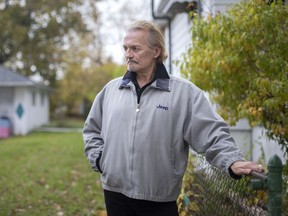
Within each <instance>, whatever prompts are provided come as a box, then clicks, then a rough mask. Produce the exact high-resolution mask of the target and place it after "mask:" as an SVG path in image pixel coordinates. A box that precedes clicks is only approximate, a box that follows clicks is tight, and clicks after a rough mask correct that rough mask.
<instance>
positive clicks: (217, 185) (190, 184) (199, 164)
mask: <svg viewBox="0 0 288 216" xmlns="http://www.w3.org/2000/svg"><path fill="white" fill-rule="evenodd" d="M257 177H258V178H261V177H265V176H264V175H262V176H261V175H258V176H257ZM252 178H255V177H253V176H245V177H242V178H241V179H240V180H237V181H236V180H234V179H232V178H230V177H229V176H228V175H227V174H226V173H224V172H223V171H221V170H220V169H218V168H215V167H213V166H211V165H209V164H208V162H206V160H205V158H204V157H203V156H201V155H198V156H193V157H190V159H189V164H188V169H187V171H186V174H185V176H184V179H183V187H182V193H181V195H180V196H179V199H178V206H179V212H180V216H188V215H189V216H192V215H193V216H211V215H213V216H218V215H219V216H231V215H233V216H250V215H251V216H252V215H253V216H254V215H256V216H260V215H261V216H264V215H268V210H267V202H268V192H267V190H266V189H258V190H255V189H252V187H251V179H252ZM282 215H284V214H282Z"/></svg>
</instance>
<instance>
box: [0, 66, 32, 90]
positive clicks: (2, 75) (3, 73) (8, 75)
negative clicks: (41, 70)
mask: <svg viewBox="0 0 288 216" xmlns="http://www.w3.org/2000/svg"><path fill="white" fill-rule="evenodd" d="M34 85H36V83H34V82H33V81H32V80H30V79H29V78H27V77H25V76H23V75H21V74H19V73H17V72H14V71H13V70H11V69H9V68H6V67H4V66H2V65H0V86H34Z"/></svg>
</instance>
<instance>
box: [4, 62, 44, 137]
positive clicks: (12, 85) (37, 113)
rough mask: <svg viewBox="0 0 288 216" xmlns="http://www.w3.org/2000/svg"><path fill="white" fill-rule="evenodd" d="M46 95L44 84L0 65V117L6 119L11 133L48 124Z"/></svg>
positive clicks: (22, 131) (25, 132) (16, 133)
mask: <svg viewBox="0 0 288 216" xmlns="http://www.w3.org/2000/svg"><path fill="white" fill-rule="evenodd" d="M48 94H49V89H48V88H47V87H46V86H44V85H40V84H37V83H35V82H33V81H32V80H30V79H28V78H27V77H24V76H22V75H21V74H19V73H16V72H14V71H12V70H10V69H8V68H6V67H3V66H1V65H0V119H2V120H3V119H5V120H6V119H8V121H9V131H10V132H11V135H25V134H27V133H28V132H29V131H31V130H33V129H35V128H37V127H39V126H41V125H43V124H47V123H49V95H48ZM2 122H3V121H2ZM5 125H6V126H7V124H5ZM2 127H3V125H2ZM0 128H1V124H0ZM2 129H3V128H2ZM3 137H4V136H3V135H2V138H3ZM0 138H1V136H0Z"/></svg>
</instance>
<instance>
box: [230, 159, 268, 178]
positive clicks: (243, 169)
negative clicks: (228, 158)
mask: <svg viewBox="0 0 288 216" xmlns="http://www.w3.org/2000/svg"><path fill="white" fill-rule="evenodd" d="M230 168H231V170H232V171H233V173H234V174H235V175H238V176H241V175H249V174H251V172H252V171H255V172H258V173H264V169H263V167H262V166H261V165H259V164H257V163H255V162H252V161H236V162H234V163H233V164H232V165H231V167H230Z"/></svg>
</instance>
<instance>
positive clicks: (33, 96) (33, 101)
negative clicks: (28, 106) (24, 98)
mask: <svg viewBox="0 0 288 216" xmlns="http://www.w3.org/2000/svg"><path fill="white" fill-rule="evenodd" d="M35 105H36V92H34V91H33V92H32V106H35Z"/></svg>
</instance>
